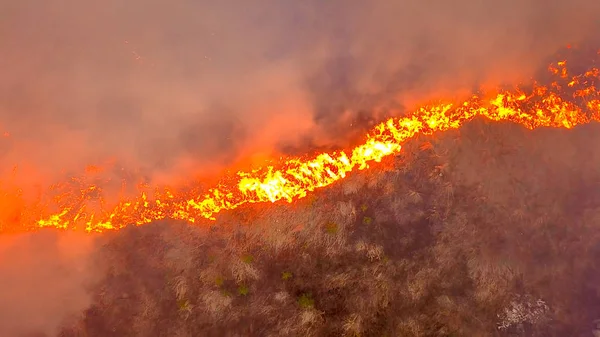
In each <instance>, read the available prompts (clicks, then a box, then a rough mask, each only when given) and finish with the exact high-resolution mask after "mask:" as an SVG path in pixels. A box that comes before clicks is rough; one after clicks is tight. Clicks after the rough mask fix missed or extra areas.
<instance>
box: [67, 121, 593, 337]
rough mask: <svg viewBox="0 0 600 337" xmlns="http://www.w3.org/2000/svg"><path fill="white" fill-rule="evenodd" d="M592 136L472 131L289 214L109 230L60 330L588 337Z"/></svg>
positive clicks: (586, 129) (415, 149)
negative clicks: (90, 288)
mask: <svg viewBox="0 0 600 337" xmlns="http://www.w3.org/2000/svg"><path fill="white" fill-rule="evenodd" d="M599 132H600V128H599V126H598V125H587V126H582V127H577V128H575V129H574V130H571V131H565V130H558V129H539V130H534V131H529V130H526V129H525V128H523V127H520V126H516V125H512V124H502V125H498V124H490V123H489V122H486V121H484V120H475V121H474V122H471V123H469V124H467V125H466V126H465V127H464V128H462V129H461V130H460V131H454V132H450V133H446V134H443V135H441V136H436V137H430V136H428V137H419V138H418V139H415V140H413V141H410V142H408V143H407V144H406V145H405V147H404V152H403V154H402V156H401V157H395V158H389V159H388V161H387V162H385V163H382V164H381V165H379V166H377V167H375V168H374V169H373V170H371V171H363V172H359V173H356V174H353V175H351V176H349V177H348V179H346V180H344V181H342V182H340V183H336V184H334V185H333V186H332V187H331V188H330V189H326V190H319V191H317V192H316V193H315V194H313V195H311V196H310V197H309V198H305V199H302V200H300V201H298V202H297V203H294V204H293V205H291V206H290V205H288V204H278V203H276V204H273V205H268V206H265V205H253V206H252V207H244V208H240V209H237V210H235V211H232V212H228V213H225V214H224V215H223V216H222V217H220V218H219V219H218V220H217V221H216V222H214V223H212V224H211V226H210V227H208V226H206V227H203V226H189V225H186V224H183V223H174V222H157V223H153V224H150V225H147V226H141V227H135V226H131V227H127V228H125V229H123V230H122V231H119V232H115V233H109V234H107V242H106V244H105V246H104V248H103V252H102V256H101V257H99V260H100V261H102V262H103V264H104V265H105V267H106V270H107V271H106V275H105V277H104V279H103V281H102V283H101V285H100V286H99V287H98V288H97V289H96V290H95V294H96V297H95V301H94V305H93V306H92V307H91V308H90V309H89V310H88V311H87V312H86V314H85V317H84V318H83V319H82V321H81V323H80V324H79V325H77V326H76V327H75V328H71V329H65V330H64V331H63V332H62V336H63V337H67V336H68V337H70V336H90V337H92V336H103V337H104V336H492V335H500V336H502V335H507V336H508V335H511V334H512V335H521V336H566V335H569V336H577V335H579V334H580V333H589V331H590V329H591V325H592V322H593V320H594V319H597V318H598V317H599V316H600V312H598V311H597V303H599V302H600V297H598V295H597V294H598V293H599V291H600V288H599V287H598V284H599V283H598V282H597V281H598V279H597V275H595V274H594V271H595V270H597V268H598V262H597V261H598V258H599V257H600V256H599V255H600V250H598V244H597V242H598V240H599V239H600V234H598V233H600V231H599V229H600V227H599V226H600V223H599V222H598V219H599V218H600V217H599V214H600V194H599V193H598V189H597V188H594V186H596V184H597V182H598V181H600V171H598V169H597V168H598V167H600V152H599V150H598V149H596V148H595V147H593V146H591V145H590V144H593V143H595V142H598V141H600V138H599V136H598V135H599V134H600V133H599ZM481 133H485V135H486V136H487V138H485V139H483V141H479V139H481V138H480V136H481ZM367 219H368V220H367Z"/></svg>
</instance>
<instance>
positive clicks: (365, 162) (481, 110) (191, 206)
mask: <svg viewBox="0 0 600 337" xmlns="http://www.w3.org/2000/svg"><path fill="white" fill-rule="evenodd" d="M549 71H550V72H551V74H552V75H553V76H554V78H555V79H556V81H555V82H553V83H552V84H550V85H549V86H542V85H540V84H538V83H534V84H533V85H531V86H530V88H529V89H527V90H525V89H521V88H518V87H517V88H515V89H513V90H510V91H499V92H497V93H496V94H494V95H489V94H488V95H474V96H472V97H470V98H469V99H468V100H465V101H463V102H461V103H440V104H436V105H429V106H424V107H422V108H420V109H418V110H417V111H415V112H414V113H412V114H410V115H408V116H404V117H399V118H392V119H389V120H387V121H386V122H384V123H381V124H379V125H378V126H377V127H375V128H374V130H373V131H372V132H371V133H370V134H369V135H368V136H367V138H366V141H365V142H364V144H362V145H359V146H357V147H355V148H354V149H353V150H351V151H347V152H346V151H339V152H333V153H322V154H319V155H317V156H315V157H314V158H312V159H308V160H305V159H304V158H293V159H289V160H287V161H285V162H283V163H281V165H277V166H276V167H274V166H269V167H266V168H263V169H258V170H255V171H252V172H240V173H237V175H236V176H235V177H234V178H233V179H229V180H228V182H223V183H221V184H220V185H218V186H217V187H215V188H213V189H210V190H208V192H207V193H204V194H203V195H201V196H198V195H197V194H198V193H197V192H194V191H193V190H190V191H187V192H174V191H173V190H171V189H167V188H161V189H154V190H151V189H148V187H147V186H141V187H140V189H139V190H140V193H139V195H138V197H135V198H129V199H127V198H122V199H121V201H119V202H118V203H116V206H114V207H110V208H108V209H107V207H106V203H105V202H104V201H103V199H102V197H101V195H102V188H101V185H99V184H96V183H94V184H90V183H86V182H79V184H78V185H79V186H81V187H80V188H79V189H78V190H77V191H75V190H74V189H73V188H70V189H67V190H66V191H64V192H63V193H58V194H57V196H56V197H55V198H54V199H52V200H51V201H45V202H41V201H39V202H37V203H33V204H26V203H24V202H23V201H22V200H21V199H20V198H19V193H20V192H19V190H18V189H17V190H10V189H3V184H2V182H1V181H0V202H1V204H2V205H3V208H11V207H12V208H13V209H12V210H11V211H10V212H5V213H6V214H9V215H5V216H4V218H3V219H2V218H0V221H4V223H2V222H0V231H1V230H2V229H3V228H4V229H11V228H12V229H15V228H16V229H18V230H31V229H35V228H39V227H57V228H64V229H68V228H81V227H85V229H86V230H87V231H103V230H107V229H118V228H120V227H122V226H125V225H128V224H135V225H142V224H145V223H149V222H151V221H154V220H159V219H164V218H173V219H180V220H185V221H189V222H192V223H193V222H196V221H197V220H199V219H201V218H207V219H214V216H215V215H216V214H217V213H219V212H221V211H223V210H231V209H234V208H237V207H239V206H241V205H243V204H246V203H257V202H275V201H278V200H286V201H288V202H292V201H293V200H296V199H298V198H302V197H305V196H306V195H307V194H308V193H309V192H311V191H314V190H315V189H317V188H320V187H324V186H327V185H330V184H332V183H334V182H335V181H338V180H340V179H343V178H344V177H345V176H346V175H347V174H348V173H349V172H351V171H353V170H356V169H358V170H362V169H365V168H368V167H369V163H373V162H380V161H381V160H382V159H383V158H384V157H386V156H389V155H392V154H397V153H399V152H400V150H401V148H402V147H401V146H402V144H403V143H404V142H405V141H406V140H408V139H409V138H411V137H413V136H415V135H416V134H431V133H433V132H439V131H444V130H449V129H456V128H459V127H460V126H461V125H463V124H464V123H465V122H467V121H469V120H472V119H473V118H474V117H478V116H481V117H486V118H488V119H490V120H493V121H501V120H507V121H512V122H515V123H518V124H521V125H523V126H525V127H526V128H529V129H533V128H537V127H563V128H572V127H574V126H576V125H580V124H584V123H588V122H590V121H593V120H596V121H598V120H600V94H599V90H598V86H597V84H598V80H599V79H600V71H599V70H598V69H596V68H591V69H588V70H587V71H586V72H584V73H582V74H579V75H576V76H570V75H569V73H568V68H567V62H566V61H560V62H557V63H556V64H553V65H551V66H550V67H549ZM490 97H491V98H490ZM90 171H92V172H95V171H94V169H90ZM74 181H75V182H77V180H76V179H75V180H74ZM76 185H77V184H76ZM69 186H71V185H69ZM59 189H60V186H52V188H51V190H52V191H54V193H56V191H57V190H59ZM149 194H151V195H152V196H151V197H149V196H148V195H149ZM10 196H12V198H11V197H10ZM92 202H95V203H96V204H99V205H100V206H97V207H95V208H93V207H91V206H90V204H91V203H92ZM53 209H54V210H56V211H54V212H53V211H52V210H53Z"/></svg>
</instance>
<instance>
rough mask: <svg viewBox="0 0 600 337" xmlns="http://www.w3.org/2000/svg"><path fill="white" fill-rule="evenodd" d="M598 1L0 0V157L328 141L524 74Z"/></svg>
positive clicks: (229, 159) (229, 158) (122, 158)
mask: <svg viewBox="0 0 600 337" xmlns="http://www.w3.org/2000/svg"><path fill="white" fill-rule="evenodd" d="M598 12H600V2H598V1H596V0H573V1H558V0H518V1H517V0H508V1H474V0H458V1H441V0H430V1H417V0H404V1H393V0H391V1H390V0H372V1H359V0H334V1H316V0H308V1H279V0H277V1H275V0H259V1H241V0H237V1H234V0H223V1H207V0H180V1H176V2H173V1H164V0H160V1H159V0H145V1H141V0H131V1H121V0H107V1H90V0H86V1H67V0H47V1H32V0H23V1H6V0H3V1H1V3H0V18H1V19H0V32H2V33H1V41H2V51H1V53H0V72H1V73H2V76H1V77H0V127H1V128H2V129H4V130H0V131H2V132H4V131H7V132H10V137H4V138H1V139H0V151H1V152H0V156H1V157H0V158H1V159H0V160H1V161H2V163H4V164H5V165H3V170H9V169H11V168H12V165H14V164H20V165H21V166H20V167H21V169H25V168H27V167H29V168H32V169H31V170H32V171H36V172H38V173H37V174H42V175H44V176H45V175H48V174H51V175H55V174H59V173H61V174H62V173H64V170H66V171H75V172H77V171H78V170H80V169H81V167H82V166H83V165H86V164H90V163H97V162H103V161H104V160H106V159H107V158H110V159H112V160H113V161H116V162H118V163H119V165H122V166H125V167H134V168H136V169H137V168H139V169H142V170H144V171H146V172H147V173H148V174H149V175H150V176H152V177H154V178H156V177H159V176H163V175H167V176H168V177H172V176H173V175H177V176H188V175H189V174H191V173H194V174H196V173H202V172H210V170H211V169H214V168H218V167H221V166H223V165H225V164H231V163H233V162H235V161H238V160H241V159H244V160H252V159H253V158H251V156H258V158H262V157H263V156H265V155H269V154H273V153H277V152H282V151H294V150H298V149H301V150H303V151H305V150H306V146H307V144H310V145H311V146H328V145H336V144H337V145H339V144H340V143H341V144H343V142H344V140H347V139H349V138H348V137H350V135H349V133H350V132H351V131H352V130H356V127H357V124H358V125H359V126H363V127H364V126H365V125H367V124H368V122H369V121H371V120H373V119H377V118H383V117H384V116H386V115H390V114H398V113H402V112H403V111H404V110H405V109H409V108H410V107H412V106H413V105H415V104H418V103H420V102H422V101H424V100H427V99H431V98H435V97H450V96H453V95H458V94H461V93H463V92H465V90H466V91H469V90H471V89H472V88H473V87H474V86H479V85H484V84H487V83H502V82H509V83H512V82H515V81H518V80H520V79H523V78H527V77H528V76H530V75H531V74H532V73H533V72H534V70H535V69H536V68H538V67H540V66H542V65H544V62H545V60H546V58H547V57H548V55H550V54H551V53H552V52H554V51H555V50H556V49H557V48H559V47H561V46H564V45H566V44H567V43H577V42H578V41H580V40H581V39H583V38H585V37H586V34H587V33H588V32H594V31H597V29H595V28H598V27H597V26H598V25H597V22H596V21H597V19H596V18H597V14H596V13H598ZM0 134H1V133H0ZM28 179H29V180H31V179H33V178H31V176H29V178H28Z"/></svg>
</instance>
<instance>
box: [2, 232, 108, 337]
mask: <svg viewBox="0 0 600 337" xmlns="http://www.w3.org/2000/svg"><path fill="white" fill-rule="evenodd" d="M94 240H95V237H94V236H92V235H89V234H83V233H81V234H79V233H72V232H69V233H67V232H62V233H59V232H57V231H53V230H51V231H41V232H37V233H27V234H20V235H2V236H0V275H2V277H0V336H2V337H4V336H6V337H8V336H13V337H14V336H21V335H25V334H31V333H47V334H49V335H50V336H53V335H55V334H56V333H57V332H58V328H59V327H60V326H61V325H62V324H65V323H68V322H69V319H74V318H76V317H77V315H81V314H82V312H83V310H84V309H86V308H87V307H88V306H89V304H90V303H91V297H90V295H89V294H88V292H87V291H86V286H89V285H90V284H91V283H90V282H93V281H94V280H95V277H96V276H100V275H96V274H95V273H94V272H92V271H93V270H94V269H92V268H90V265H91V264H90V262H91V261H90V257H91V256H92V253H93V252H94V247H95V245H94Z"/></svg>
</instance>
